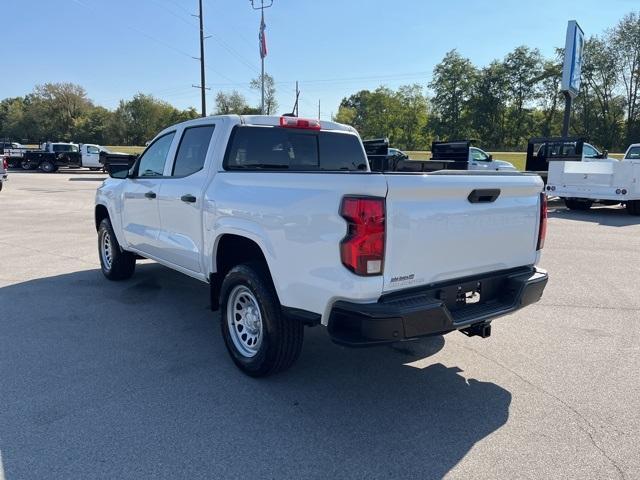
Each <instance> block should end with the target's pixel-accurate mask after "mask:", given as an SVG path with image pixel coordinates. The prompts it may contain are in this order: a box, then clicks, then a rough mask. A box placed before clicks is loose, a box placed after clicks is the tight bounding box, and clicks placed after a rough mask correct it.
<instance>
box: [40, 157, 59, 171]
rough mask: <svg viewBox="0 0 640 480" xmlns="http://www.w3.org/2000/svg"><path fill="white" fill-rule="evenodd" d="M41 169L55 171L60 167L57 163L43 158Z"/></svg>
mask: <svg viewBox="0 0 640 480" xmlns="http://www.w3.org/2000/svg"><path fill="white" fill-rule="evenodd" d="M40 170H42V171H43V172H44V173H53V172H55V171H56V170H58V167H56V164H55V163H53V162H52V161H50V160H43V161H42V162H41V163H40Z"/></svg>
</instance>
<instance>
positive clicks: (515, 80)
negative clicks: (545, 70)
mask: <svg viewBox="0 0 640 480" xmlns="http://www.w3.org/2000/svg"><path fill="white" fill-rule="evenodd" d="M504 68H505V70H506V75H507V79H508V87H507V91H508V95H509V104H510V105H509V112H508V115H507V117H508V120H509V123H508V133H509V135H507V137H506V141H507V142H508V143H509V146H510V147H524V145H525V144H526V142H527V140H528V138H529V136H530V135H531V131H532V130H533V127H534V122H533V116H532V115H531V109H532V107H533V102H534V101H535V100H536V97H537V94H538V91H537V88H538V86H539V81H540V79H541V77H542V57H541V55H540V52H539V51H538V50H537V49H533V50H532V49H530V48H529V47H525V46H521V47H517V48H516V49H515V50H514V51H513V52H511V53H509V54H507V56H506V57H505V59H504Z"/></svg>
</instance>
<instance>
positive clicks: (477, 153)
mask: <svg viewBox="0 0 640 480" xmlns="http://www.w3.org/2000/svg"><path fill="white" fill-rule="evenodd" d="M471 158H472V159H473V160H475V161H477V162H488V161H489V157H488V156H487V154H486V153H484V152H483V151H482V150H478V149H476V148H472V149H471Z"/></svg>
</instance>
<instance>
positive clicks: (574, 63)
mask: <svg viewBox="0 0 640 480" xmlns="http://www.w3.org/2000/svg"><path fill="white" fill-rule="evenodd" d="M583 51H584V32H583V31H582V29H581V28H580V25H578V22H576V21H575V20H569V24H568V25H567V40H566V42H565V46H564V65H563V67H562V90H564V91H565V92H569V94H570V95H571V96H572V97H575V96H576V95H578V92H579V91H580V72H581V70H582V54H583Z"/></svg>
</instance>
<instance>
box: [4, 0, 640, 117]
mask: <svg viewBox="0 0 640 480" xmlns="http://www.w3.org/2000/svg"><path fill="white" fill-rule="evenodd" d="M2 4H3V5H2V9H1V10H2V18H3V21H2V37H1V39H0V42H1V43H0V54H1V58H2V59H3V67H2V69H1V71H2V74H1V75H0V98H4V97H8V96H16V95H24V94H26V93H28V92H29V91H31V90H32V88H33V86H34V85H36V84H38V83H45V82H62V81H69V82H75V83H78V84H80V85H83V86H84V87H85V88H86V89H87V92H88V94H89V96H90V97H91V98H92V99H93V100H94V101H95V102H96V103H97V104H100V105H104V106H106V107H109V108H112V107H114V106H116V105H117V102H118V100H119V99H121V98H129V97H131V96H132V95H133V94H135V93H136V92H144V93H152V94H154V95H155V96H157V97H158V98H161V99H164V100H166V101H168V102H170V103H172V104H174V105H176V106H177V107H180V108H184V107H188V106H195V107H199V92H198V91H197V90H196V89H194V88H192V87H191V85H192V84H197V83H199V66H198V62H197V61H196V60H193V59H192V58H191V56H198V54H199V50H198V48H199V46H198V31H197V19H195V18H193V17H190V13H195V11H196V6H197V0H3V1H2ZM204 6H205V30H206V31H207V33H208V34H211V35H213V37H212V38H210V39H209V40H207V43H206V57H207V65H208V68H207V72H206V73H207V84H208V85H209V86H210V87H211V88H212V90H211V91H210V92H208V104H209V108H210V109H212V108H213V97H214V95H215V93H216V92H217V91H220V90H231V89H237V90H238V91H240V92H241V93H242V94H243V95H245V96H246V98H247V100H248V101H249V102H250V103H252V104H258V103H259V94H258V93H257V92H254V91H251V90H250V89H249V88H248V83H249V80H250V79H251V78H253V77H256V76H257V75H258V73H259V69H260V58H259V56H258V46H257V30H258V26H259V14H258V12H255V11H253V10H251V6H250V2H249V0H204ZM639 6H640V4H639V3H638V0H607V1H606V2H605V1H603V0H554V1H551V0H538V1H537V2H524V1H517V0H513V1H507V0H487V1H482V2H480V1H471V0H448V1H441V0H439V1H432V0H423V1H419V0H396V1H394V0H387V1H379V0H369V1H360V0H357V1H356V0H351V1H348V0H274V5H273V7H272V8H270V9H268V10H266V24H267V39H268V47H269V55H268V56H267V58H266V71H267V72H268V73H270V74H272V75H273V76H274V77H275V79H276V82H278V85H277V88H278V100H279V102H280V111H281V112H284V111H289V110H290V109H291V106H292V104H293V100H294V94H293V92H294V85H295V80H299V81H300V90H301V92H302V94H301V103H300V114H301V115H306V116H315V115H316V114H317V102H318V100H319V99H320V100H321V102H322V118H329V117H330V115H331V113H332V112H335V111H336V110H337V107H338V104H339V102H340V100H341V99H342V98H343V97H344V96H347V95H349V94H351V93H353V92H355V91H357V90H360V89H363V88H369V89H372V88H375V87H377V86H378V85H381V84H384V85H387V86H389V87H392V88H395V87H398V86H400V85H403V84H407V83H420V84H422V85H425V87H426V84H427V83H428V81H429V79H430V77H431V71H432V70H433V66H434V65H435V64H436V63H437V62H438V61H440V60H441V59H442V57H443V56H444V54H445V53H446V52H447V51H448V50H451V49H452V48H457V49H458V50H459V51H460V52H461V53H462V54H463V55H465V56H467V57H469V58H470V59H471V60H472V61H473V62H474V63H475V64H476V65H485V64H487V63H489V62H490V61H491V60H492V59H495V58H501V57H503V56H504V55H505V54H506V53H508V52H509V51H511V50H512V49H513V48H514V47H516V46H518V45H528V46H530V47H536V48H539V49H540V50H541V51H542V53H543V54H546V55H551V54H552V53H553V49H554V47H557V46H562V44H563V42H564V37H565V29H566V23H567V20H569V19H576V20H578V22H579V23H580V25H581V26H582V28H583V30H584V31H585V33H586V34H587V36H589V35H592V34H600V33H602V32H603V31H604V30H605V29H606V28H609V27H611V26H613V25H614V24H615V23H616V22H617V21H618V20H619V19H620V18H621V17H622V16H623V15H624V14H625V13H627V12H630V11H632V10H634V9H636V10H638V9H639Z"/></svg>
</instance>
